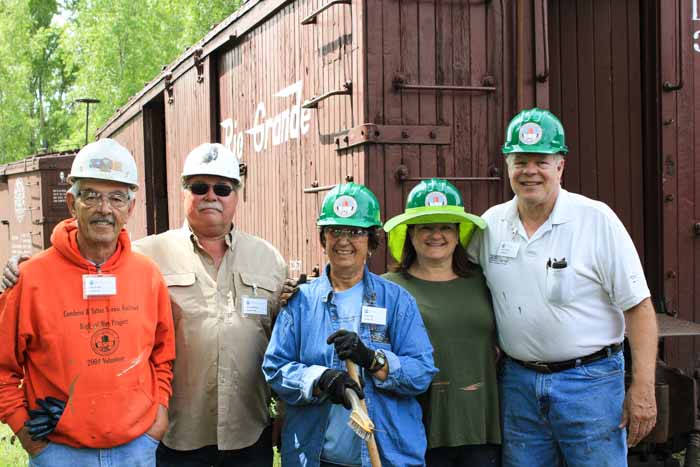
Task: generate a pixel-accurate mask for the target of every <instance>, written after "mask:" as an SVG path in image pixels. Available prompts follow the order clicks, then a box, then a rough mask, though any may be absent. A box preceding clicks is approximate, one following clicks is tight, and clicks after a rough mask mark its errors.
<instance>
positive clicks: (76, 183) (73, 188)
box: [68, 178, 136, 201]
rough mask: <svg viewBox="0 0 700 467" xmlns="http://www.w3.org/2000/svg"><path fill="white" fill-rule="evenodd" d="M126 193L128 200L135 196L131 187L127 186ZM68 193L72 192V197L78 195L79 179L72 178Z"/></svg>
mask: <svg viewBox="0 0 700 467" xmlns="http://www.w3.org/2000/svg"><path fill="white" fill-rule="evenodd" d="M126 192H127V195H128V197H129V201H133V200H134V199H135V198H136V192H135V191H134V190H132V189H131V187H127V189H126ZM68 193H70V194H72V195H73V196H74V197H76V198H77V197H78V196H80V179H79V178H76V179H74V180H73V184H72V185H71V186H70V188H69V189H68Z"/></svg>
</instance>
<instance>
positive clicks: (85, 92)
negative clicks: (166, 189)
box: [0, 0, 241, 163]
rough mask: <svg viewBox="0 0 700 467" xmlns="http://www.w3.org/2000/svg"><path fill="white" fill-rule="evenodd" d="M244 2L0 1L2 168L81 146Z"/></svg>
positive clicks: (169, 0)
mask: <svg viewBox="0 0 700 467" xmlns="http://www.w3.org/2000/svg"><path fill="white" fill-rule="evenodd" d="M240 3H241V2H240V0H201V1H194V0H142V1H138V2H137V1H133V0H62V1H57V0H0V44H3V47H1V48H0V163H4V162H8V161H11V160H16V159H20V158H22V157H25V156H27V155H30V154H34V153H37V152H39V151H40V150H41V149H42V148H45V149H48V150H63V149H68V148H73V147H77V146H80V145H82V144H83V142H84V137H85V136H84V135H85V108H84V105H82V104H77V103H75V100H76V99H78V98H82V97H91V98H97V99H99V100H100V101H101V102H100V103H99V104H97V105H93V106H91V107H90V128H89V134H90V135H92V134H94V131H95V129H97V128H98V127H100V126H102V125H103V124H104V123H105V122H106V121H107V119H108V118H109V117H110V116H111V115H112V114H113V113H114V112H115V111H116V110H117V108H119V107H120V106H122V105H124V104H125V103H126V101H127V100H128V98H129V97H130V96H132V95H133V94H135V93H137V92H139V91H140V90H141V89H142V88H143V86H144V84H145V83H147V82H148V81H150V80H151V79H153V78H154V77H155V76H156V75H157V74H158V73H159V72H160V70H161V69H162V67H163V66H164V65H167V64H168V63H170V62H172V61H173V60H175V59H176V58H177V57H178V56H179V55H180V54H182V53H183V52H184V51H185V49H186V47H188V46H191V45H192V44H194V43H195V42H197V41H198V40H200V39H201V38H202V37H203V36H204V35H205V34H206V33H207V32H208V31H209V30H210V28H211V26H212V25H213V24H216V23H218V22H219V21H221V20H223V19H224V18H226V17H227V16H228V15H230V14H231V13H233V12H234V11H235V10H236V8H238V6H239V5H240Z"/></svg>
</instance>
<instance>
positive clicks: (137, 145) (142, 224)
mask: <svg viewBox="0 0 700 467" xmlns="http://www.w3.org/2000/svg"><path fill="white" fill-rule="evenodd" d="M110 137H111V138H113V139H115V140H116V141H118V142H119V144H121V145H122V146H124V147H125V148H127V149H128V150H129V152H131V154H132V155H133V156H134V160H135V161H136V168H137V170H138V181H139V187H140V189H139V191H138V192H137V193H136V207H135V208H134V212H133V214H132V215H131V218H130V219H129V222H127V224H126V230H128V231H129V234H130V235H131V238H132V240H136V239H139V238H142V237H145V236H146V235H148V229H147V225H146V224H147V222H146V217H147V210H148V207H147V205H146V196H145V190H147V186H146V179H145V173H146V166H145V163H144V140H143V113H142V112H139V113H138V114H136V116H135V117H134V118H132V119H131V120H129V121H128V122H127V123H126V124H124V126H122V127H121V128H119V129H118V130H117V131H116V132H115V133H114V134H112V135H111V136H110Z"/></svg>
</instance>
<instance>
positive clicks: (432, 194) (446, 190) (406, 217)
mask: <svg viewBox="0 0 700 467" xmlns="http://www.w3.org/2000/svg"><path fill="white" fill-rule="evenodd" d="M415 224H459V242H460V244H461V245H462V246H463V247H464V248H466V247H467V245H468V244H469V240H471V237H472V235H473V233H474V229H475V228H477V227H478V228H480V229H481V230H483V229H485V228H486V222H485V221H484V220H483V219H482V218H481V217H479V216H476V215H474V214H469V213H468V212H466V211H465V210H464V203H463V202H462V195H460V193H459V190H458V189H457V188H456V187H455V186H454V185H453V184H451V183H450V182H448V181H447V180H442V179H439V178H431V179H430V180H423V181H421V182H420V183H419V184H418V185H416V186H415V187H413V189H412V190H411V192H410V193H409V194H408V200H407V201H406V211H404V213H403V214H399V215H398V216H396V217H392V218H391V219H389V220H388V221H386V223H385V224H384V230H385V231H386V232H387V233H388V235H389V240H388V246H389V251H390V252H391V256H392V257H393V258H394V259H395V260H396V261H397V262H401V256H402V255H403V247H404V243H405V242H406V237H407V234H408V226H409V225H415Z"/></svg>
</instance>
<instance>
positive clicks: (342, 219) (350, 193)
mask: <svg viewBox="0 0 700 467" xmlns="http://www.w3.org/2000/svg"><path fill="white" fill-rule="evenodd" d="M316 225H318V226H321V227H323V226H326V225H347V226H352V227H362V228H365V229H366V228H369V227H381V226H382V220H381V209H380V207H379V201H378V200H377V197H376V196H374V193H372V192H371V191H370V189H369V188H367V187H366V186H364V185H360V184H358V183H353V182H350V183H343V184H340V185H336V186H335V187H333V189H332V190H331V191H329V192H328V194H327V195H326V197H325V198H324V199H323V204H322V205H321V213H320V214H319V216H318V220H317V221H316Z"/></svg>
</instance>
